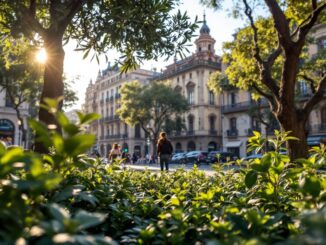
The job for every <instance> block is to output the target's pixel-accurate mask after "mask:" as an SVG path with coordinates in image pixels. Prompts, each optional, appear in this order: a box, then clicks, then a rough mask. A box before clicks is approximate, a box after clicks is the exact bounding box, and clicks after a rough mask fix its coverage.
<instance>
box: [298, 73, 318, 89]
mask: <svg viewBox="0 0 326 245" xmlns="http://www.w3.org/2000/svg"><path fill="white" fill-rule="evenodd" d="M299 76H300V77H302V78H303V79H304V80H306V81H307V82H309V85H310V89H311V92H312V93H316V88H315V84H316V81H315V80H314V79H312V78H311V77H308V76H307V75H305V74H302V75H301V74H300V75H299Z"/></svg>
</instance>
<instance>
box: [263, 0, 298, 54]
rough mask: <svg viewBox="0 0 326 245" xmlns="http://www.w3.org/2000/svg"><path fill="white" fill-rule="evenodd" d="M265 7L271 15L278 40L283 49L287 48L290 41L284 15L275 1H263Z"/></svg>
mask: <svg viewBox="0 0 326 245" xmlns="http://www.w3.org/2000/svg"><path fill="white" fill-rule="evenodd" d="M265 3H266V5H267V6H268V8H269V11H270V12H271V13H272V15H273V19H274V24H275V29H276V30H277V33H278V39H279V42H280V43H281V45H282V47H283V48H287V47H289V46H290V45H291V43H292V39H291V35H290V28H289V22H288V20H287V19H286V16H285V14H284V13H283V11H282V9H281V8H280V5H279V4H278V2H277V1H276V0H265Z"/></svg>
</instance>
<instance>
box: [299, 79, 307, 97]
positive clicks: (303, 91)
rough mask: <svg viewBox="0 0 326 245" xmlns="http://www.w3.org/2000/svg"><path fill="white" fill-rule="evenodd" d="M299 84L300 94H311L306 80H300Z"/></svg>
mask: <svg viewBox="0 0 326 245" xmlns="http://www.w3.org/2000/svg"><path fill="white" fill-rule="evenodd" d="M298 86H299V94H300V95H308V94H309V90H308V85H307V83H305V81H299V83H298Z"/></svg>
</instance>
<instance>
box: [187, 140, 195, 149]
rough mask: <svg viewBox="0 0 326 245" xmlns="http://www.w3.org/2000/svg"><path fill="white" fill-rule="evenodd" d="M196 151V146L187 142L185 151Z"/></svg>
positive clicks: (191, 142)
mask: <svg viewBox="0 0 326 245" xmlns="http://www.w3.org/2000/svg"><path fill="white" fill-rule="evenodd" d="M195 150H196V144H195V142H193V141H189V142H188V145H187V151H195Z"/></svg>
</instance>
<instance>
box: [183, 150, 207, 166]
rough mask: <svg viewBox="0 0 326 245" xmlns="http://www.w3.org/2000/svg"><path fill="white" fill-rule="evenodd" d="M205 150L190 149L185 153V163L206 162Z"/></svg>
mask: <svg viewBox="0 0 326 245" xmlns="http://www.w3.org/2000/svg"><path fill="white" fill-rule="evenodd" d="M207 155H208V152H207V151H190V152H188V153H187V154H186V155H185V161H186V163H197V164H200V163H204V162H206V158H207Z"/></svg>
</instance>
